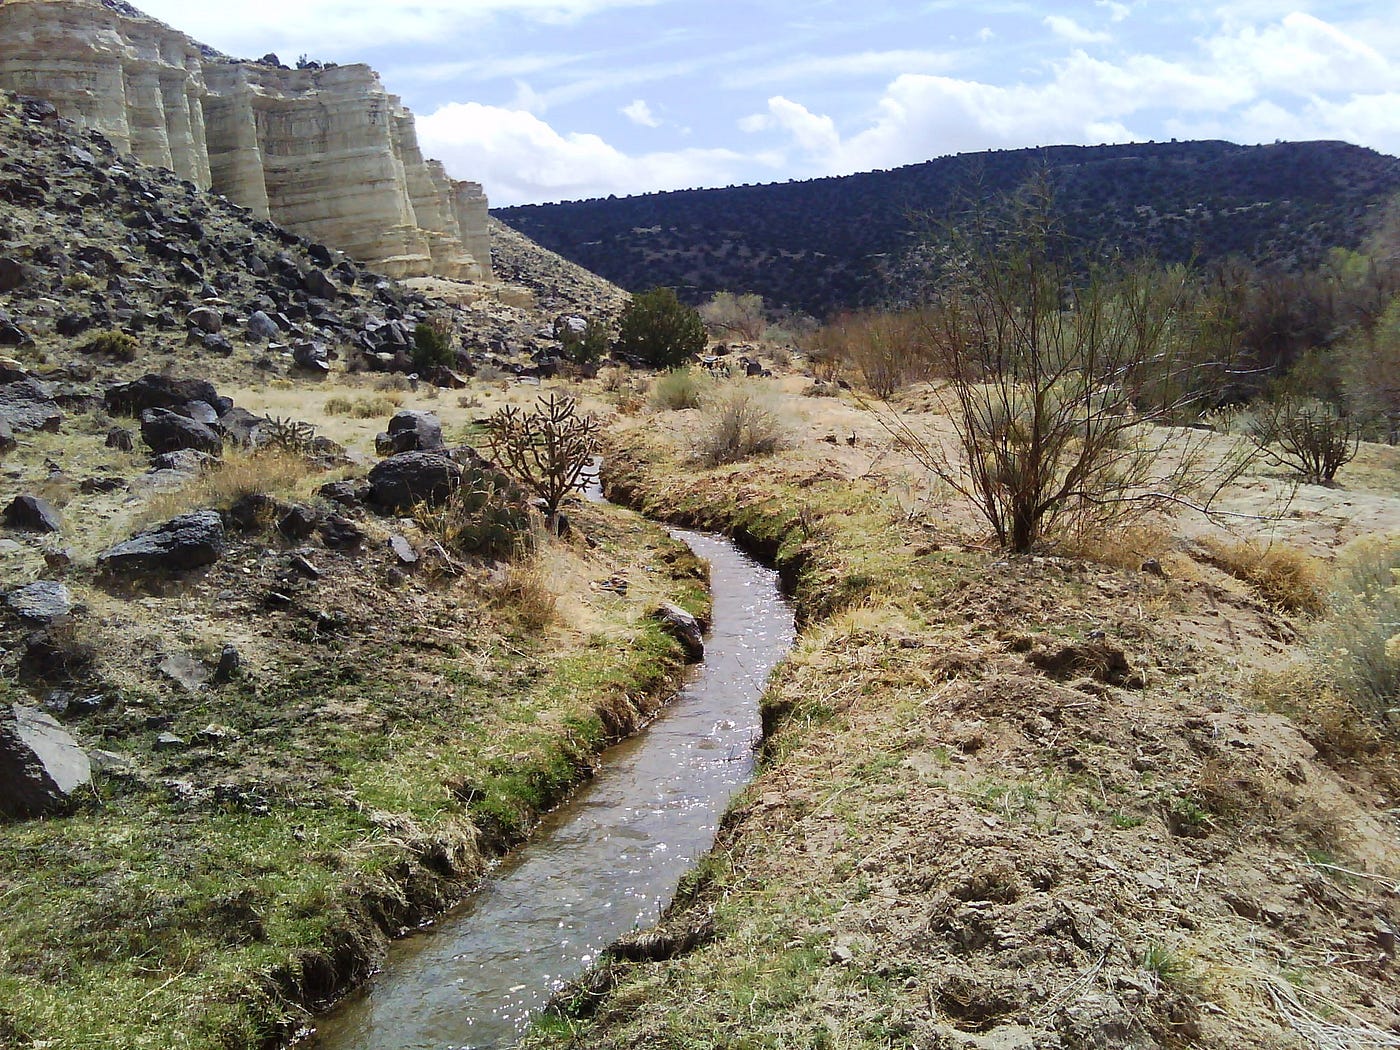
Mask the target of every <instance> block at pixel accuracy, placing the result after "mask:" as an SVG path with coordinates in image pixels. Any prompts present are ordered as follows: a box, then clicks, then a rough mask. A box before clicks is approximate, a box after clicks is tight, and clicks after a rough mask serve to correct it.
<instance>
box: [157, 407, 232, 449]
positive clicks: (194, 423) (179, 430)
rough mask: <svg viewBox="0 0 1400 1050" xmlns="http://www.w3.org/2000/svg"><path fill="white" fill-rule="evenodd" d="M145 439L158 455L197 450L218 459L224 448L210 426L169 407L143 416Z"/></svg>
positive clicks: (221, 440)
mask: <svg viewBox="0 0 1400 1050" xmlns="http://www.w3.org/2000/svg"><path fill="white" fill-rule="evenodd" d="M141 440H142V441H144V442H145V443H146V444H147V445H148V446H149V447H150V449H151V451H152V452H156V453H161V452H179V451H181V450H183V449H195V450H197V451H200V452H207V453H209V454H210V455H215V456H216V455H218V454H219V453H221V452H222V451H223V449H224V440H223V438H221V437H220V436H219V435H218V434H216V433H214V431H213V430H211V429H210V428H209V427H208V426H206V425H205V424H203V423H201V422H199V421H198V420H195V419H190V418H189V417H188V416H182V415H178V414H177V413H175V412H172V411H170V410H169V409H165V408H148V409H146V410H145V411H144V412H142V413H141Z"/></svg>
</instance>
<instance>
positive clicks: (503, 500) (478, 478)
mask: <svg viewBox="0 0 1400 1050" xmlns="http://www.w3.org/2000/svg"><path fill="white" fill-rule="evenodd" d="M413 516H414V518H415V520H417V522H418V525H419V527H420V528H422V529H423V531H424V532H426V533H428V534H429V535H430V536H432V537H434V538H435V539H436V540H437V541H438V542H439V543H441V544H442V545H443V546H444V547H446V548H447V549H448V550H449V551H452V552H453V553H456V554H471V555H477V556H480V557H486V558H512V557H516V556H517V555H520V554H523V553H526V552H528V551H530V550H533V549H534V546H535V529H534V519H533V517H532V515H531V513H530V506H529V504H528V503H527V502H526V498H525V494H524V492H523V491H522V490H521V488H520V487H519V486H517V485H516V484H514V483H513V482H512V481H511V480H510V479H509V478H507V477H506V476H505V475H504V474H502V473H500V472H499V471H495V470H491V469H489V468H486V467H470V468H468V469H467V470H466V471H465V472H464V474H463V476H462V483H461V485H460V486H459V487H458V488H457V489H456V491H454V492H453V494H452V496H451V498H449V499H447V500H445V501H444V502H442V503H439V504H437V505H431V504H427V503H420V504H419V505H418V506H417V507H415V508H414V511H413Z"/></svg>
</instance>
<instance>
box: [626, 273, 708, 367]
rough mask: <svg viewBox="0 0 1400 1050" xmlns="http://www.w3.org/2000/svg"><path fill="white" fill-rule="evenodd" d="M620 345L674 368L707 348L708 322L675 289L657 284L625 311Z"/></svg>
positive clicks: (657, 364) (651, 363) (640, 358)
mask: <svg viewBox="0 0 1400 1050" xmlns="http://www.w3.org/2000/svg"><path fill="white" fill-rule="evenodd" d="M617 349H618V350H619V351H620V352H621V353H623V354H626V355H627V356H629V357H633V358H635V359H637V360H638V361H640V362H641V363H642V364H644V365H648V366H650V367H652V368H674V367H675V366H677V365H679V364H682V363H683V362H684V361H686V360H687V359H688V358H690V357H692V356H694V355H695V354H698V353H701V352H702V351H703V350H704V349H705V323H704V321H702V320H701V319H700V314H699V312H698V311H697V310H695V309H694V308H693V307H689V306H686V305H685V304H684V303H682V302H681V301H680V300H679V299H677V298H676V293H675V290H674V289H671V288H653V289H651V290H650V291H647V292H642V293H640V294H638V295H634V296H633V297H632V301H631V302H629V303H628V304H627V307H626V309H624V310H623V311H622V319H621V321H620V322H619V325H618V334H617Z"/></svg>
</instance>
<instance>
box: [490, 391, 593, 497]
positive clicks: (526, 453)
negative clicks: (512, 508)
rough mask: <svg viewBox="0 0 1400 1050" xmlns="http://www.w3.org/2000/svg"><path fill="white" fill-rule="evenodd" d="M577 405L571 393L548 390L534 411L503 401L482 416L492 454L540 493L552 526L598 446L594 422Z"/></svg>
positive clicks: (579, 482) (532, 489)
mask: <svg viewBox="0 0 1400 1050" xmlns="http://www.w3.org/2000/svg"><path fill="white" fill-rule="evenodd" d="M576 409H577V403H576V402H575V401H574V399H573V398H571V397H565V396H562V395H559V394H547V395H545V396H543V397H541V398H540V399H539V400H538V402H536V407H535V409H534V410H533V411H530V412H522V411H521V410H520V409H519V408H517V407H515V406H514V405H508V406H506V407H504V408H502V409H500V410H498V411H497V412H496V414H495V415H493V416H491V417H490V418H489V419H488V420H487V421H486V433H487V440H488V442H489V445H490V449H491V456H492V458H493V459H495V460H496V461H497V462H498V463H499V464H500V465H501V467H502V468H503V469H504V470H505V472H506V473H507V474H509V475H510V476H511V477H512V478H514V479H515V480H516V481H518V482H520V483H521V484H522V485H524V486H525V487H526V488H528V489H530V490H531V491H532V492H534V494H535V495H536V496H538V497H539V498H540V500H541V501H542V502H543V504H544V512H545V515H546V516H547V517H548V519H549V521H550V524H551V525H553V524H554V523H555V521H556V520H557V519H558V516H559V507H560V505H561V504H562V503H563V502H564V498H565V497H566V496H568V495H569V493H571V492H573V491H575V490H577V489H580V488H582V487H583V478H584V473H585V471H586V470H587V468H588V466H589V464H590V463H591V462H592V460H593V457H594V456H595V455H596V454H597V451H598V421H597V420H596V419H594V418H593V417H592V416H580V415H579V414H578V413H577V411H576Z"/></svg>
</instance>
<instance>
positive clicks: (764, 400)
mask: <svg viewBox="0 0 1400 1050" xmlns="http://www.w3.org/2000/svg"><path fill="white" fill-rule="evenodd" d="M788 440H789V439H788V433H787V427H786V426H785V425H784V423H783V421H782V418H781V417H780V415H779V413H778V410H777V407H776V406H775V404H774V403H773V401H772V399H771V398H770V397H768V396H767V395H766V394H764V393H763V392H762V391H761V390H758V389H756V388H755V387H754V386H752V385H750V384H748V383H746V382H743V381H738V382H734V383H730V384H728V385H726V386H724V387H721V388H720V389H719V390H718V391H716V392H715V393H714V394H713V395H712V396H710V397H709V398H707V399H706V401H705V404H704V406H703V409H702V418H701V422H700V427H699V430H698V432H697V434H696V437H695V454H696V456H697V457H698V458H699V460H700V461H701V462H702V463H704V464H705V465H707V466H711V467H713V466H718V465H720V464H722V463H737V462H739V461H740V460H743V459H748V458H749V457H751V456H759V455H766V454H768V453H771V452H776V451H777V450H778V449H780V448H784V447H786V445H787V444H788Z"/></svg>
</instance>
